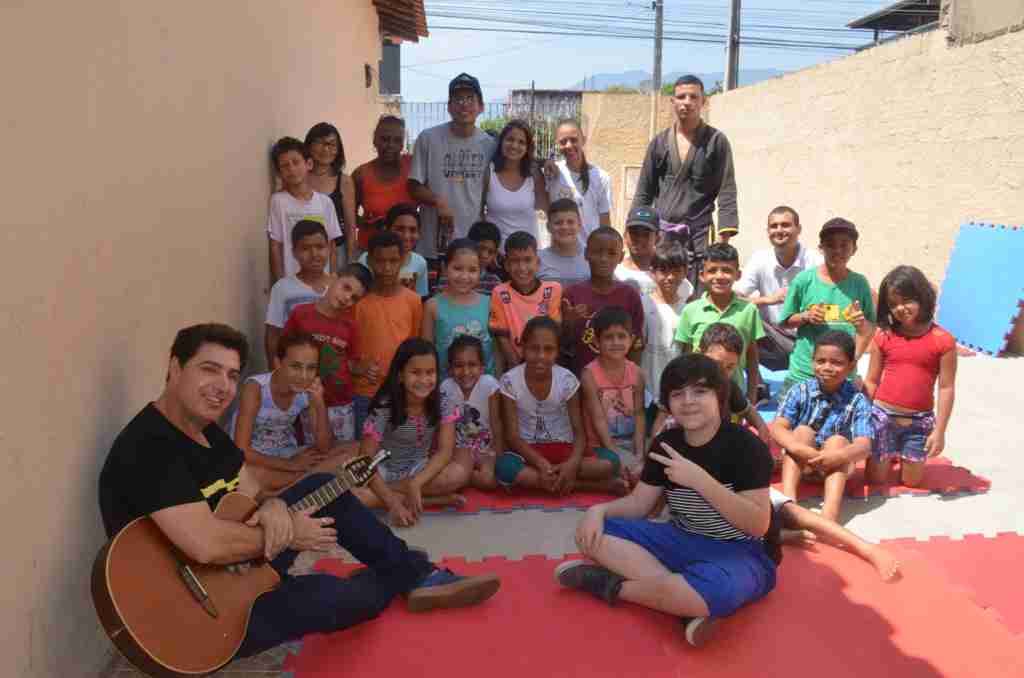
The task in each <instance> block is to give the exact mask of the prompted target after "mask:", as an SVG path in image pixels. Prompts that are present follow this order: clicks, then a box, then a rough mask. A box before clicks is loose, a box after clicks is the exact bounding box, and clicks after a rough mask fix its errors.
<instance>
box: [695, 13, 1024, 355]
mask: <svg viewBox="0 0 1024 678" xmlns="http://www.w3.org/2000/svg"><path fill="white" fill-rule="evenodd" d="M1022 63H1024V32H1016V33H1011V34H1008V35H1004V36H1001V37H997V38H993V39H991V40H987V41H984V42H979V43H976V44H971V45H965V46H962V47H949V46H947V42H946V35H945V33H944V32H942V31H934V32H931V33H927V34H924V35H921V36H916V37H910V38H906V39H903V40H899V41H895V42H893V43H890V44H886V45H882V46H880V47H876V48H874V49H870V50H866V51H864V52H861V53H859V54H856V55H854V56H850V57H847V58H845V59H841V60H838V61H834V62H832V63H829V64H824V65H821V66H817V67H815V68H809V69H807V70H803V71H800V72H797V73H793V74H790V75H787V76H784V77H781V78H775V79H773V80H769V81H767V82H763V83H760V84H758V85H754V86H750V87H743V88H740V89H738V90H734V91H732V92H728V93H726V94H722V95H719V96H716V97H714V98H713V99H712V104H713V105H712V106H711V107H710V111H709V118H710V122H711V124H712V125H714V126H715V127H718V128H719V129H721V130H723V131H724V132H725V133H726V134H727V135H728V137H729V139H730V141H731V142H732V148H733V153H734V158H735V163H736V180H737V184H738V186H739V213H740V224H741V231H740V236H739V237H738V238H737V240H736V241H735V244H736V245H737V246H738V247H739V248H740V252H741V255H742V258H743V259H744V260H745V259H746V258H747V257H748V256H749V255H750V253H751V252H752V251H753V250H754V249H756V248H761V247H764V246H766V239H765V235H764V223H765V219H766V217H767V214H768V212H769V210H771V208H772V207H774V206H775V205H777V204H780V203H785V204H789V205H792V206H794V207H795V208H797V210H798V211H799V212H800V215H801V218H802V221H803V222H804V227H805V242H810V243H813V241H814V233H815V232H816V229H817V228H818V227H819V226H820V225H821V224H822V223H823V222H824V221H825V220H826V219H828V218H829V217H832V216H836V215H840V216H844V217H847V218H849V219H852V220H853V221H854V222H855V223H857V225H858V226H859V227H860V229H861V233H862V237H861V244H860V249H859V251H858V253H857V255H856V256H855V257H854V259H853V260H852V262H851V266H852V267H853V268H854V269H855V270H858V271H861V272H863V273H864V274H866V275H867V276H868V278H869V279H870V280H871V281H872V283H873V284H875V285H877V284H878V283H879V282H880V281H881V278H882V277H883V276H884V274H885V273H886V272H887V271H888V270H890V269H891V268H892V267H893V266H895V265H897V264H900V263H907V264H913V265H915V266H918V267H920V268H921V269H922V270H924V271H925V272H926V273H927V274H928V275H929V276H930V277H932V278H933V279H935V280H941V278H942V275H943V272H944V271H945V267H946V263H947V259H948V256H949V253H950V251H951V248H952V246H953V242H954V239H955V237H956V234H957V230H958V228H959V225H960V224H961V223H964V222H968V221H987V222H992V223H1001V224H1017V225H1021V224H1024V124H1022V121H1024V96H1022V95H1021V92H1024V69H1022V68H1021V64H1022ZM1007 320H1008V319H1007ZM1018 336H1020V335H1018ZM1014 348H1015V350H1017V351H1020V350H1022V349H1024V346H1021V345H1017V346H1015V347H1014Z"/></svg>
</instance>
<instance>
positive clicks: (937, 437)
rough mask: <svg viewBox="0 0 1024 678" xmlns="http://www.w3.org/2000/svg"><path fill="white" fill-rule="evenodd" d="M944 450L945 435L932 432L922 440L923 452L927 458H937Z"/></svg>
mask: <svg viewBox="0 0 1024 678" xmlns="http://www.w3.org/2000/svg"><path fill="white" fill-rule="evenodd" d="M944 449H946V434H945V433H940V432H939V431H932V432H931V433H929V434H928V437H927V438H925V440H924V451H925V452H927V453H928V457H929V458H931V457H937V456H939V455H940V454H942V451H943V450H944Z"/></svg>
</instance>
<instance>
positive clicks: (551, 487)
mask: <svg viewBox="0 0 1024 678" xmlns="http://www.w3.org/2000/svg"><path fill="white" fill-rule="evenodd" d="M541 461H542V462H543V463H542V464H540V465H538V466H537V473H539V474H540V484H541V487H543V488H544V489H545V490H547V491H548V492H554V491H555V482H556V481H557V480H558V471H557V470H556V469H555V467H554V466H552V465H551V462H549V461H548V460H547V459H542V460H541Z"/></svg>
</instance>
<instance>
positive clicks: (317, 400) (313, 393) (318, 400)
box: [306, 377, 324, 405]
mask: <svg viewBox="0 0 1024 678" xmlns="http://www.w3.org/2000/svg"><path fill="white" fill-rule="evenodd" d="M306 393H308V394H309V399H310V401H311V402H313V404H315V405H323V404H324V383H323V382H322V381H320V377H313V381H311V382H309V386H307V387H306Z"/></svg>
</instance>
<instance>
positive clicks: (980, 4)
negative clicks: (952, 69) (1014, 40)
mask: <svg viewBox="0 0 1024 678" xmlns="http://www.w3.org/2000/svg"><path fill="white" fill-rule="evenodd" d="M945 5H946V6H945V7H944V8H943V11H947V12H948V13H949V17H948V22H947V23H948V26H949V33H950V37H951V38H952V39H953V40H954V41H956V42H961V43H967V42H978V41H981V40H986V39H988V38H991V37H993V36H997V35H1002V34H1003V33H1007V32H1012V31H1016V30H1020V29H1022V28H1024V0H945Z"/></svg>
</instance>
